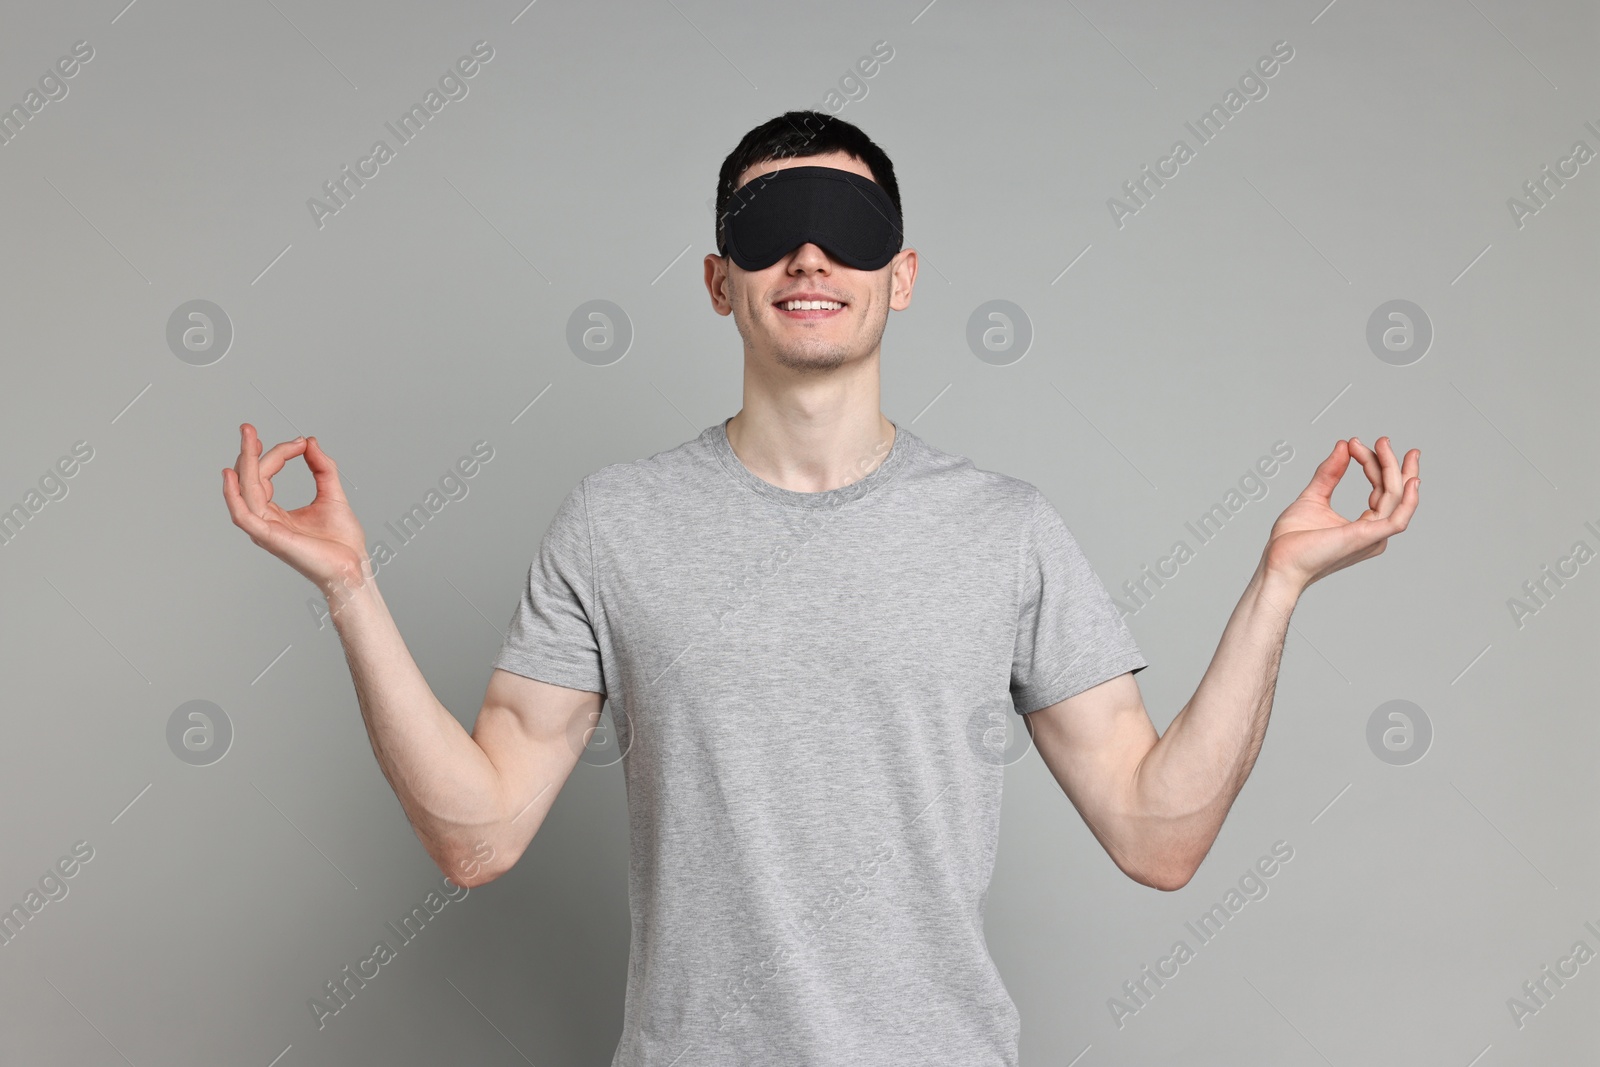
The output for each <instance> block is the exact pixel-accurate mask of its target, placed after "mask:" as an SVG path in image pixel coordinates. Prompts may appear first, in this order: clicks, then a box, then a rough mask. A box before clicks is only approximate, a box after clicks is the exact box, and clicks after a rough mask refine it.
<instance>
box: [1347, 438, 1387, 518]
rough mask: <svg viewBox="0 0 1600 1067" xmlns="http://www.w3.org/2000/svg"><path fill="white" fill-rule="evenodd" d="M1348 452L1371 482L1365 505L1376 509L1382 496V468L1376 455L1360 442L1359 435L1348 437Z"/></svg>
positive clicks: (1373, 509)
mask: <svg viewBox="0 0 1600 1067" xmlns="http://www.w3.org/2000/svg"><path fill="white" fill-rule="evenodd" d="M1350 454H1351V455H1352V456H1354V457H1355V459H1356V462H1357V463H1360V464H1361V469H1362V470H1363V471H1365V472H1366V474H1367V481H1369V482H1371V483H1372V492H1370V493H1368V494H1367V507H1368V508H1369V509H1370V510H1372V511H1377V510H1378V503H1379V501H1380V500H1381V499H1382V497H1383V468H1382V467H1381V466H1379V464H1378V456H1377V454H1376V453H1375V452H1373V451H1372V449H1370V448H1368V447H1367V446H1366V445H1364V444H1362V443H1361V439H1360V438H1359V437H1352V438H1350Z"/></svg>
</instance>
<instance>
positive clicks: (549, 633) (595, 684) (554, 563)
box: [493, 478, 606, 693]
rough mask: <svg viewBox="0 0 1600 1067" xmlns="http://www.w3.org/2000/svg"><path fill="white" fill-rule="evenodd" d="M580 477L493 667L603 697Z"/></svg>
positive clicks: (544, 544)
mask: <svg viewBox="0 0 1600 1067" xmlns="http://www.w3.org/2000/svg"><path fill="white" fill-rule="evenodd" d="M587 483H588V479H587V478H585V479H584V480H583V481H580V482H579V483H578V484H577V485H576V486H574V487H573V488H572V490H571V492H569V493H568V494H567V496H566V499H565V500H563V501H562V502H561V506H560V507H559V508H557V509H556V513H555V516H554V517H553V518H552V519H551V520H550V527H549V529H547V530H546V531H545V534H544V539H543V541H541V542H540V544H539V554H538V556H537V557H536V558H535V559H534V560H533V562H532V563H531V564H530V565H529V567H528V580H527V583H526V584H525V585H524V586H523V589H522V598H521V600H520V601H518V603H517V607H516V611H515V612H514V613H513V614H512V616H511V626H510V628H509V629H508V630H507V632H506V637H505V642H504V643H503V644H502V645H501V646H500V651H499V653H498V654H497V655H496V656H495V658H494V662H493V666H495V667H498V668H500V669H501V670H506V671H510V672H512V673H513V674H520V675H523V676H524V677H527V678H536V679H538V680H539V681H542V682H549V683H551V684H552V685H560V686H565V687H567V688H568V689H581V690H584V691H585V692H590V693H604V692H605V691H606V688H605V674H604V672H603V670H602V669H601V662H600V643H599V641H598V640H597V638H596V630H595V626H594V618H595V615H594V608H595V588H594V582H593V554H592V552H591V550H590V532H589V514H588V511H589V508H588V497H587V492H588V490H587Z"/></svg>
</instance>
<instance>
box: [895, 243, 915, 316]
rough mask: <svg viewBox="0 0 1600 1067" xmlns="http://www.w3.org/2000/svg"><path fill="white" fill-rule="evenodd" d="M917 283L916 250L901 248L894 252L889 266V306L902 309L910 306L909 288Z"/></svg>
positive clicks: (898, 309) (896, 309)
mask: <svg viewBox="0 0 1600 1067" xmlns="http://www.w3.org/2000/svg"><path fill="white" fill-rule="evenodd" d="M916 284H917V250H916V249H915V248H902V249H901V250H900V251H899V252H896V253H895V257H894V260H893V261H892V262H891V264H890V268H889V306H890V307H891V308H893V309H894V310H895V311H904V310H905V309H906V308H908V307H910V306H911V290H912V287H913V286H915V285H916Z"/></svg>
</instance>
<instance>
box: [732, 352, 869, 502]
mask: <svg viewBox="0 0 1600 1067" xmlns="http://www.w3.org/2000/svg"><path fill="white" fill-rule="evenodd" d="M870 369H871V371H872V373H871V374H870V375H866V376H862V377H861V378H860V379H858V380H857V381H856V382H855V383H853V386H852V383H848V382H841V381H838V380H833V379H832V378H831V377H830V380H829V381H826V382H816V383H812V384H811V385H810V386H809V387H807V388H803V389H801V388H791V389H787V390H784V391H782V392H773V391H769V390H764V389H760V388H755V387H753V384H752V381H751V379H750V377H749V376H748V375H747V376H746V379H745V390H744V406H743V407H741V408H740V409H739V413H738V414H737V415H734V416H733V417H732V418H731V419H729V420H728V422H727V433H728V444H730V445H731V446H733V453H734V455H736V456H738V457H739V462H741V463H743V464H744V465H745V467H746V469H748V470H749V471H750V473H751V474H754V475H755V476H756V477H758V478H760V479H761V480H762V481H764V482H767V483H769V484H771V485H775V486H777V487H778V488H780V489H789V490H792V491H794V492H797V493H823V492H827V491H828V490H830V489H839V488H842V487H843V486H846V485H851V484H854V483H855V482H858V481H860V480H861V479H862V478H865V477H866V476H867V475H868V474H871V473H872V472H873V471H874V470H876V469H877V468H878V467H879V466H880V465H881V464H882V463H883V460H884V457H886V456H887V455H888V454H889V449H890V448H891V447H893V445H894V439H895V436H896V430H895V425H894V423H892V422H890V421H889V420H888V419H887V418H886V417H885V416H884V414H883V412H881V411H879V410H878V402H879V394H878V376H877V366H876V361H873V366H872V367H871V368H870Z"/></svg>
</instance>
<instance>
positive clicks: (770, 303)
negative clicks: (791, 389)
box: [705, 152, 917, 371]
mask: <svg viewBox="0 0 1600 1067" xmlns="http://www.w3.org/2000/svg"><path fill="white" fill-rule="evenodd" d="M788 167H834V168H837V169H839V170H847V171H850V172H851V173H853V174H859V175H861V176H862V177H863V178H868V179H871V178H872V169H871V168H870V167H868V166H867V165H866V164H865V163H863V162H861V160H859V159H856V158H855V157H854V156H851V155H848V154H846V153H844V152H829V153H826V154H823V155H815V156H790V157H788V158H785V159H773V160H767V161H765V162H761V163H757V164H755V165H754V166H751V167H750V168H748V169H747V170H746V171H745V172H744V173H743V174H741V175H740V176H739V178H738V181H737V183H736V185H735V188H739V187H742V186H743V185H744V184H745V183H747V182H749V181H750V180H751V179H753V178H757V177H759V176H761V175H763V174H768V173H771V172H772V171H775V170H783V169H785V168H788ZM705 273H706V288H707V289H708V290H709V291H710V293H711V305H712V307H713V308H715V309H716V312H717V314H719V315H727V314H730V313H731V314H732V315H733V321H734V324H735V325H736V326H737V327H738V329H739V335H740V336H741V337H743V338H744V344H745V350H746V352H747V353H751V354H753V355H755V356H756V357H758V358H766V359H770V360H772V361H774V362H776V363H778V364H779V365H781V366H784V367H788V368H791V369H794V370H818V371H826V370H832V369H833V368H835V367H837V366H839V365H841V364H843V363H845V362H849V361H852V360H859V359H865V358H868V357H870V356H873V355H876V354H877V351H878V345H879V343H880V342H881V341H882V339H883V328H884V324H885V323H886V322H887V321H888V318H889V310H890V309H891V308H893V309H894V310H896V311H900V310H904V309H905V308H907V307H909V306H910V305H911V287H912V284H913V283H914V282H915V280H916V275H917V253H916V252H915V250H913V249H910V248H902V249H901V250H900V251H899V252H898V253H896V255H895V257H894V259H892V260H890V261H889V262H888V263H887V264H885V265H884V266H883V267H881V268H879V269H878V270H856V269H855V268H854V267H847V266H845V265H844V264H843V263H840V262H838V261H837V260H835V259H833V258H832V257H831V256H829V255H828V253H827V252H826V251H824V250H823V249H822V247H821V246H820V245H815V244H810V243H807V244H803V245H801V246H800V247H799V248H796V249H794V250H793V251H791V252H789V253H788V254H787V255H785V256H783V257H782V258H780V259H779V260H778V261H777V262H776V263H773V264H772V265H771V266H769V267H766V268H764V269H762V270H756V271H747V270H745V269H743V268H742V267H740V266H739V265H738V264H737V263H735V262H734V261H733V260H732V259H731V258H729V257H727V256H719V255H716V254H712V255H708V256H706V260H705ZM801 299H805V300H831V301H834V302H837V303H841V304H843V305H844V306H843V307H842V308H838V309H835V310H790V309H789V307H788V304H789V302H790V301H792V300H801Z"/></svg>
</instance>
